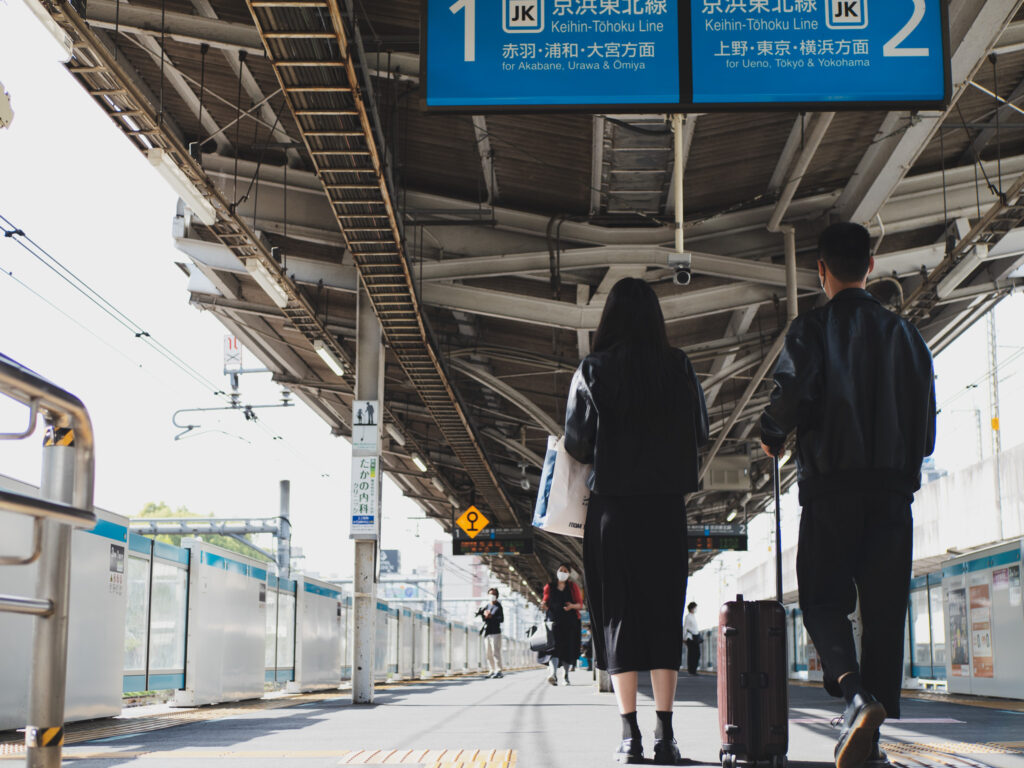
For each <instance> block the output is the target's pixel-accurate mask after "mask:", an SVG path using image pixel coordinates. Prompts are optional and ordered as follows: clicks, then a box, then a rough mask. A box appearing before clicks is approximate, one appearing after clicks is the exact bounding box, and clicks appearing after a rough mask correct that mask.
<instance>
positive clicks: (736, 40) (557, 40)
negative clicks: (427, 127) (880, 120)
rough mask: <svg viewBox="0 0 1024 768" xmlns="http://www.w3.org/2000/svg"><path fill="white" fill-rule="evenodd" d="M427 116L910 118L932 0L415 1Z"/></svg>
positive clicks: (933, 78) (933, 83)
mask: <svg viewBox="0 0 1024 768" xmlns="http://www.w3.org/2000/svg"><path fill="white" fill-rule="evenodd" d="M423 18H424V19H425V22H426V23H425V24H424V41H423V59H422V67H423V78H422V82H425V84H426V89H425V105H426V107H427V108H428V109H436V110H449V111H462V112H468V111H481V112H492V111H530V110H544V109H586V110H591V111H603V112H636V111H666V112H669V111H711V110H715V109H719V110H726V109H767V108H785V109H794V108H804V109H815V108H821V109H838V108H844V107H845V108H859V109H865V108H866V109H871V108H878V109H894V108H895V109H922V108H941V107H944V106H945V104H947V103H948V101H949V92H950V85H949V57H948V35H947V21H946V8H945V3H944V0H688V1H687V0H455V1H454V2H453V1H452V0H425V5H424V13H423Z"/></svg>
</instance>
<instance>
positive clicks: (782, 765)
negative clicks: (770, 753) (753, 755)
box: [771, 755, 789, 768]
mask: <svg viewBox="0 0 1024 768" xmlns="http://www.w3.org/2000/svg"><path fill="white" fill-rule="evenodd" d="M787 765H789V760H787V759H786V756H785V755H775V757H773V758H772V766H771V768H786V766H787Z"/></svg>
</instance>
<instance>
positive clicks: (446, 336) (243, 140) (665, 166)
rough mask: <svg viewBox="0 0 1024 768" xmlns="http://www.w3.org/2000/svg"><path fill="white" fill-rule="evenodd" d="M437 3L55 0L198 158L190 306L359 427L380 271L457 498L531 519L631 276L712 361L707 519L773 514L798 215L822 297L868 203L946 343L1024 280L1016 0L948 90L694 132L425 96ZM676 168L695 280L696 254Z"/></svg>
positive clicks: (704, 371) (77, 32) (980, 4)
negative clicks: (579, 386) (683, 256)
mask: <svg viewBox="0 0 1024 768" xmlns="http://www.w3.org/2000/svg"><path fill="white" fill-rule="evenodd" d="M29 2H30V3H36V2H37V0H29ZM421 5H422V4H421V2H420V0H248V2H245V0H218V2H216V3H213V2H210V1H209V0H166V1H165V2H159V1H158V0H133V1H132V2H127V0H88V2H87V3H86V2H85V1H84V0H81V1H79V2H73V3H68V2H55V1H52V0H43V6H44V8H45V9H46V11H47V12H48V13H49V15H50V18H51V19H52V20H53V21H55V22H56V24H57V25H59V27H60V29H61V30H63V32H64V34H66V35H67V37H68V42H69V43H70V44H71V46H72V48H71V50H72V51H73V55H72V57H71V59H70V61H69V62H68V71H69V72H70V73H71V75H72V76H73V77H74V78H76V79H77V80H78V81H79V82H80V83H81V84H82V86H83V87H84V88H86V89H87V90H88V91H89V92H90V93H91V94H92V95H93V97H94V98H95V102H96V106H97V108H98V109H102V110H104V111H105V112H107V113H108V114H109V115H110V117H111V119H112V120H113V121H114V123H115V124H116V125H117V126H118V127H119V128H120V129H121V130H122V131H123V132H124V134H125V139H126V140H127V141H130V142H132V143H133V144H134V145H135V146H136V147H137V148H138V149H139V151H140V152H143V153H145V154H147V155H148V156H149V158H150V160H151V162H153V164H154V165H156V166H157V168H158V170H160V171H161V172H163V173H164V174H165V175H167V176H168V177H169V178H173V179H176V181H174V182H173V183H174V184H175V185H176V187H177V188H179V189H184V190H185V192H183V193H182V194H183V197H184V200H185V202H187V203H188V204H189V205H190V206H191V210H187V209H186V208H185V206H184V204H183V205H181V206H179V211H178V214H179V215H178V216H177V218H176V219H175V237H176V239H177V245H178V247H179V249H180V250H181V251H182V253H183V256H182V268H183V269H184V270H185V271H186V272H187V273H188V275H189V276H190V277H189V290H190V292H191V294H190V295H191V303H192V304H193V306H195V307H196V308H198V309H202V310H206V311H209V312H212V313H214V314H215V315H216V316H217V317H218V318H219V319H220V320H221V322H222V323H223V324H224V326H225V327H226V328H227V329H228V330H229V331H231V332H232V333H234V334H236V335H237V336H238V338H239V339H241V340H242V342H243V343H244V344H245V345H246V346H247V347H249V348H250V349H251V350H252V351H253V352H254V353H256V355H257V356H258V357H259V358H260V359H261V360H262V362H263V363H264V364H265V365H266V366H267V367H269V368H270V369H271V370H272V371H273V373H274V377H275V379H276V380H277V381H279V382H280V383H281V384H284V385H287V386H288V387H289V388H291V389H292V390H293V391H294V392H295V393H296V395H297V396H298V397H299V398H301V399H302V400H303V401H304V402H305V403H307V404H308V405H309V407H311V408H312V409H313V410H314V411H315V412H316V413H317V414H318V415H319V416H320V417H321V418H322V419H323V420H324V421H325V422H326V423H327V424H328V425H329V426H330V428H331V429H332V430H333V431H334V432H335V433H336V434H338V435H341V436H347V435H349V434H350V433H351V426H350V424H351V420H352V417H351V392H352V386H353V379H352V365H351V362H352V360H353V359H354V356H355V354H356V349H355V317H356V311H355V302H356V291H357V288H358V287H359V286H360V285H363V286H365V287H366V290H367V292H368V295H369V297H370V300H371V301H372V303H373V306H374V308H375V310H376V313H377V315H378V316H379V318H380V320H381V323H382V324H383V329H384V335H385V338H386V342H387V382H386V409H385V414H384V417H385V422H386V426H387V434H388V445H387V451H386V452H385V457H384V459H385V469H386V471H387V472H388V473H389V474H390V476H391V477H392V478H393V479H394V480H395V482H396V483H397V484H398V485H399V486H400V487H401V488H402V489H403V491H404V492H405V493H406V495H407V496H408V497H410V498H411V499H414V500H415V501H416V502H417V503H418V504H419V505H420V506H421V507H422V508H423V509H424V510H425V512H426V514H427V515H429V516H431V517H434V518H436V519H437V520H438V522H439V523H440V524H441V525H442V526H444V527H445V528H446V529H448V528H449V527H450V525H451V522H450V521H451V519H452V511H453V509H459V510H461V509H463V508H465V507H467V506H468V505H469V504H471V503H475V504H476V505H477V506H478V507H479V508H480V509H481V510H483V511H484V512H485V513H486V514H487V516H488V517H489V518H490V519H491V520H492V521H494V522H495V523H496V524H499V525H503V526H516V525H529V521H530V519H531V513H532V508H533V503H534V498H535V495H536V488H537V480H538V477H539V465H540V463H541V459H542V456H543V454H544V451H545V445H546V439H547V436H548V435H549V434H558V433H559V432H560V431H561V425H562V422H563V417H564V411H565V398H566V394H567V390H568V385H569V381H570V377H571V375H572V372H573V371H574V369H575V368H576V366H577V364H578V362H579V361H580V359H581V357H583V356H584V355H586V354H587V353H588V350H589V348H590V343H591V338H592V336H591V334H592V331H593V330H594V329H595V328H596V326H597V322H598V319H599V317H600V313H601V309H602V306H603V302H604V299H605V297H606V296H607V294H608V291H609V289H610V288H611V286H612V285H613V284H614V283H615V282H616V281H617V280H619V279H620V278H622V277H624V276H633V277H640V278H643V279H645V280H647V281H648V282H650V283H651V285H652V286H653V287H654V289H655V290H656V291H657V293H658V294H659V296H660V297H661V299H662V304H663V308H664V311H665V315H666V318H667V321H668V328H669V335H670V338H671V341H672V342H673V343H674V344H677V345H679V346H681V347H683V348H684V349H685V350H686V351H687V352H688V353H689V355H690V357H691V358H692V360H693V361H694V363H695V365H696V367H697V370H698V372H699V374H700V376H701V378H702V380H703V384H704V389H705V391H706V393H707V400H708V406H709V410H710V413H711V431H712V445H709V446H708V448H707V450H706V453H705V456H704V469H705V470H706V471H705V475H704V477H705V487H704V489H703V490H702V491H701V492H699V493H697V494H694V495H693V497H692V498H691V499H690V500H689V511H690V515H691V523H697V522H703V523H715V522H724V521H725V520H726V519H728V518H730V517H731V519H732V520H733V521H736V522H739V521H742V520H744V519H749V518H750V517H752V516H753V515H755V514H757V513H758V512H760V511H761V510H763V509H764V508H765V507H766V505H767V503H768V501H769V498H770V496H771V483H770V479H769V473H768V464H767V461H766V459H765V457H764V456H763V455H762V454H761V453H760V451H759V449H758V440H757V434H758V433H757V427H756V422H757V416H758V413H759V411H760V409H761V408H762V407H763V405H764V404H765V402H766V401H767V398H768V395H769V392H770V386H769V384H768V382H767V381H763V380H762V379H763V377H764V375H765V373H766V372H767V371H768V370H769V366H770V363H771V360H772V355H773V353H774V352H775V351H776V350H777V348H778V347H777V345H775V341H776V339H777V338H778V336H779V334H780V333H781V332H782V331H783V329H784V328H785V326H786V319H787V289H786V285H787V275H786V267H785V263H784V236H783V234H781V233H780V231H779V230H784V229H785V228H786V227H787V226H792V227H794V228H795V243H796V257H797V266H798V269H797V271H796V274H795V278H794V281H795V288H796V290H797V294H798V296H799V299H798V301H799V308H800V309H801V310H803V309H807V308H809V307H811V306H813V305H814V304H815V303H817V302H819V301H820V300H821V296H820V292H819V290H818V282H817V276H816V273H815V258H816V255H815V243H816V239H817V236H818V234H819V233H820V231H821V230H822V228H823V227H824V226H825V225H826V224H827V223H828V222H830V221H834V220H849V221H856V222H861V223H863V224H865V225H866V226H868V227H869V228H870V230H871V232H872V234H873V236H874V243H875V245H876V248H877V252H876V262H877V266H876V270H875V273H874V279H873V280H872V283H871V290H872V291H873V292H874V293H875V294H876V295H877V296H878V297H879V298H880V299H881V300H882V301H883V302H885V303H887V304H888V305H889V306H891V307H892V308H894V309H896V310H898V311H900V312H902V313H903V314H905V315H906V316H908V317H909V318H911V319H912V320H913V321H914V322H915V323H917V325H918V326H919V328H920V329H921V331H922V333H923V334H924V336H925V338H926V339H927V340H928V342H929V343H930V344H931V346H932V349H933V351H934V352H936V353H939V352H941V351H942V350H943V349H944V348H945V347H946V346H948V345H949V344H950V343H951V342H952V341H953V340H954V339H955V338H956V337H957V336H958V335H959V334H961V333H962V332H963V331H964V330H965V329H966V328H968V327H969V326H970V325H971V324H972V323H973V322H975V321H976V320H977V319H978V318H980V317H982V316H983V315H984V314H985V313H986V312H987V311H988V310H990V309H991V308H992V307H993V306H994V305H995V304H996V303H998V302H999V301H1000V300H1001V299H1002V298H1003V297H1005V296H1006V295H1007V294H1008V293H1009V292H1010V291H1012V290H1013V288H1014V287H1015V286H1017V285H1019V284H1020V283H1021V279H1022V278H1021V271H1020V269H1021V265H1022V263H1024V227H1021V226H1020V225H1021V222H1022V219H1024V207H1022V206H1021V204H1020V201H1019V197H1020V194H1021V189H1022V187H1024V131H1022V128H1024V121H1022V119H1021V118H1022V113H1021V110H1020V109H1019V108H1018V107H1017V106H1016V104H1015V102H1017V101H1020V100H1022V98H1024V21H1022V20H1021V19H1022V18H1024V16H1021V15H1020V14H1019V13H1018V6H1019V2H1017V0H958V2H955V3H950V7H949V49H950V53H951V65H950V72H951V83H952V101H951V106H950V107H949V108H948V109H947V110H945V111H942V110H940V111H920V112H914V113H911V112H907V111H889V112H885V111H837V112H834V113H833V112H796V111H793V110H792V109H790V110H788V111H785V110H781V111H780V110H772V111H745V112H737V113H714V114H711V113H708V114H689V115H687V116H686V119H685V124H684V128H683V131H684V134H683V139H684V142H683V144H684V146H683V153H682V159H683V162H682V163H680V164H677V163H675V162H674V160H673V157H674V153H673V135H672V132H671V130H670V126H669V124H668V123H667V122H666V117H665V116H664V115H659V114H618V115H610V114H596V115H595V114H590V113H581V112H552V113H546V114H516V113H514V112H503V113H500V114H488V115H475V116H474V115H462V114H427V113H425V112H424V111H423V109H422V100H423V84H422V83H421V82H420V62H419V55H420V39H421V35H420V24H421V19H420V14H421ZM909 5H910V3H908V6H909ZM1007 102H1009V103H1007ZM190 147H191V148H192V151H191V152H190ZM79 151H87V148H80V150H79ZM674 175H682V177H683V179H684V186H685V206H684V207H685V211H684V213H685V221H686V226H685V236H686V249H687V250H688V251H690V252H692V254H693V257H692V258H693V262H692V266H693V281H692V283H691V284H690V285H688V286H686V287H679V286H676V285H674V284H673V282H672V275H673V270H672V268H671V267H670V265H669V255H670V254H671V253H672V252H673V237H674V228H673V225H672V222H673V219H674V213H675V212H674V199H673V195H672V194H671V189H672V179H673V176H674ZM193 189H194V190H195V193H194V194H190V193H189V190H193ZM169 213H173V212H169ZM772 230H775V231H772ZM317 349H320V351H321V354H326V355H327V356H328V357H330V356H334V357H335V358H337V359H338V360H340V361H341V362H342V363H343V364H344V366H345V367H344V373H343V374H342V375H341V376H339V375H336V374H335V373H333V372H332V370H331V369H330V368H329V367H328V365H327V364H326V363H325V362H324V360H323V359H322V357H321V355H318V352H317ZM324 350H326V352H324ZM414 456H415V457H416V458H417V459H418V460H419V461H420V462H422V464H423V466H425V467H426V469H425V470H422V471H421V469H420V468H419V467H418V466H417V465H416V464H415V463H414V462H413V457H414ZM793 473H794V467H793V464H792V463H791V464H789V465H787V466H786V467H785V470H784V484H785V485H788V484H791V483H792V482H793V480H794V476H793ZM579 553H580V549H579V545H578V542H577V541H575V540H567V539H562V538H556V537H550V536H539V537H538V539H537V541H536V554H535V555H530V556H520V557H509V558H507V559H506V558H501V557H494V558H493V560H492V562H493V566H494V568H495V571H496V572H497V573H498V574H499V575H500V576H501V577H502V578H503V579H504V580H506V581H508V582H509V583H510V584H512V585H513V586H515V587H516V588H517V589H520V590H523V591H524V592H525V593H529V592H530V589H538V588H539V585H540V584H541V583H543V582H544V581H546V580H547V579H548V578H550V576H549V574H550V573H551V570H552V569H553V567H554V566H555V564H556V563H557V562H558V561H561V560H566V559H568V560H571V561H573V562H575V563H577V564H578V563H579V560H580V554H579ZM709 556H710V555H709V554H708V553H701V554H698V555H697V556H695V557H694V558H693V559H692V563H693V567H694V568H698V567H700V566H701V565H702V564H703V563H705V562H706V561H707V558H708V557H709Z"/></svg>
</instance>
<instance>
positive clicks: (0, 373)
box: [0, 353, 94, 510]
mask: <svg viewBox="0 0 1024 768" xmlns="http://www.w3.org/2000/svg"><path fill="white" fill-rule="evenodd" d="M0 393H3V394H5V395H7V396H8V397H10V398H12V399H14V400H17V401H18V402H21V403H24V404H25V405H26V406H28V407H29V408H35V409H37V411H41V412H43V413H45V414H46V417H47V421H49V422H50V423H51V424H52V425H53V426H54V427H69V428H73V429H74V430H75V447H76V450H75V464H76V466H75V475H76V477H79V478H81V479H82V483H81V484H78V483H76V484H75V494H74V498H73V500H72V505H73V506H74V507H76V508H78V509H80V510H91V509H92V494H93V464H94V436H93V431H92V420H91V419H90V418H89V412H88V411H87V410H86V408H85V405H83V404H82V401H81V400H79V399H78V398H77V397H75V396H74V395H72V394H71V393H70V392H68V391H66V390H64V389H61V388H60V387H58V386H57V385H56V384H54V383H53V382H51V381H49V380H47V379H44V378H43V377H42V376H40V375H39V374H38V373H36V372H35V371H32V370H30V369H29V368H26V367H25V366H23V365H22V364H21V363H17V362H15V361H14V360H12V359H11V358H9V357H7V356H6V355H4V354H2V353H0Z"/></svg>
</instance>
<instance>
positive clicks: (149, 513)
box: [138, 501, 270, 562]
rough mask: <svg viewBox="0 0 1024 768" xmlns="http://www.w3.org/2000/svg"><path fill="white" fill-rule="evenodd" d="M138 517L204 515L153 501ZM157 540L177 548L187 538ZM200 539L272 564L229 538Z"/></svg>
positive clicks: (171, 536)
mask: <svg viewBox="0 0 1024 768" xmlns="http://www.w3.org/2000/svg"><path fill="white" fill-rule="evenodd" d="M138 516H139V517H140V518H143V517H194V518H197V519H202V518H203V517H204V515H197V514H196V513H195V512H189V511H188V507H178V508H177V509H176V510H172V509H171V508H170V507H169V506H168V505H167V504H166V503H164V502H162V501H161V502H160V503H159V504H156V503H154V502H152V501H151V502H149V503H148V504H146V506H144V507H143V508H142V511H141V512H139V515H138ZM205 517H213V515H205ZM155 538H156V540H157V541H162V542H163V543H164V544H173V545H174V546H176V547H180V546H181V540H182V539H183V538H185V537H184V536H182V535H180V534H168V533H162V534H160V535H159V536H156V537H155ZM200 538H201V539H202V540H203V541H205V542H207V543H208V544H213V545H214V546H217V547H223V548H224V549H229V550H231V551H232V552H237V553H238V554H240V555H245V556H246V557H251V558H254V559H256V560H263V561H266V562H270V560H268V558H266V557H264V556H263V555H261V554H260V553H259V552H257V551H256V550H255V549H250V548H249V547H247V546H245V544H243V543H242V542H240V541H238V540H237V539H232V538H231V537H229V536H222V535H220V534H219V533H211V534H203V535H202V536H200ZM244 538H245V540H246V541H252V537H251V536H250V535H248V534H247V535H246V536H245V537H244Z"/></svg>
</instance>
